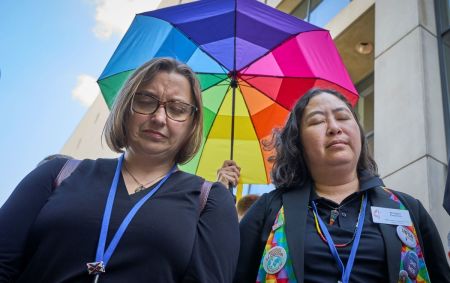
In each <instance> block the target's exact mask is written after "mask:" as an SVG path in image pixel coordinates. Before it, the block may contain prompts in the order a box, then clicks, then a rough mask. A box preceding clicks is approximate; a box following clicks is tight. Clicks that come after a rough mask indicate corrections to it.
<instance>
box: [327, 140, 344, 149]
mask: <svg viewBox="0 0 450 283" xmlns="http://www.w3.org/2000/svg"><path fill="white" fill-rule="evenodd" d="M336 144H348V143H347V142H346V141H344V140H334V141H331V142H330V143H328V144H327V148H328V147H331V146H333V145H336Z"/></svg>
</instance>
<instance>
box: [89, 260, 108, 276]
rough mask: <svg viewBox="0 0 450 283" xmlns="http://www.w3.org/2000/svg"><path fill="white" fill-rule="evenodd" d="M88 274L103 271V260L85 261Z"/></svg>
mask: <svg viewBox="0 0 450 283" xmlns="http://www.w3.org/2000/svg"><path fill="white" fill-rule="evenodd" d="M86 266H87V270H88V272H89V275H92V274H100V273H105V265H104V264H103V261H95V262H88V263H86Z"/></svg>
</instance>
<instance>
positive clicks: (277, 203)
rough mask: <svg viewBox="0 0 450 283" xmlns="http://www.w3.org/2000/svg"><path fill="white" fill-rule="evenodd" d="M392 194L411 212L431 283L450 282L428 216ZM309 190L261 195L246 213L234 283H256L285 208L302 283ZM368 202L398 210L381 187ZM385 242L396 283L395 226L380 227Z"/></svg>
mask: <svg viewBox="0 0 450 283" xmlns="http://www.w3.org/2000/svg"><path fill="white" fill-rule="evenodd" d="M394 193H395V194H396V195H397V196H398V197H399V198H400V200H401V201H402V203H403V204H404V205H405V206H406V207H407V209H408V210H409V211H410V215H411V218H412V221H413V223H414V226H415V227H416V230H418V231H417V233H418V234H419V235H418V237H419V241H420V242H421V243H422V244H421V246H422V248H423V249H422V250H423V253H424V256H425V262H426V265H427V268H428V272H429V275H430V279H431V282H440V283H446V282H450V268H449V266H448V263H447V259H446V257H445V252H444V248H443V246H442V242H441V239H440V237H439V233H438V231H437V229H436V226H435V225H434V223H433V221H432V219H431V217H430V215H429V214H428V213H427V211H426V210H425V208H424V207H423V206H422V204H421V203H420V201H418V200H417V199H415V198H413V197H411V196H409V195H407V194H404V193H400V192H395V191H394ZM309 197H310V189H309V187H308V186H305V187H302V188H294V189H293V188H291V189H289V188H288V189H277V190H274V191H272V192H270V193H268V194H264V195H263V196H262V197H261V198H260V199H259V200H258V202H257V203H255V205H253V207H252V208H251V209H250V210H249V212H248V213H247V215H246V216H245V217H244V219H242V221H241V223H240V233H241V245H240V246H241V250H240V253H239V261H238V267H237V271H236V275H235V280H234V282H236V283H247V282H255V279H256V276H257V273H258V267H259V264H260V261H261V256H262V254H263V251H264V246H265V244H266V241H267V238H268V236H269V234H270V231H271V227H272V225H273V223H274V220H275V217H276V215H277V213H278V211H279V210H280V208H281V205H283V206H284V211H285V221H286V237H287V242H288V246H289V253H290V256H291V259H292V264H293V268H294V272H295V276H296V278H297V281H298V282H299V283H300V282H304V251H305V246H304V245H305V241H302V240H297V239H304V238H305V235H304V231H305V227H306V216H307V211H308V207H307V206H308V201H309ZM369 199H370V201H371V203H372V205H373V206H379V207H386V208H398V204H397V203H395V202H394V201H392V200H391V199H389V195H388V193H387V192H385V191H384V190H383V189H382V188H381V187H376V188H374V189H372V190H370V193H369ZM289 219H295V225H289ZM379 225H380V226H379V227H380V231H381V234H382V236H383V239H384V244H385V249H386V257H387V262H386V264H387V269H388V274H389V280H387V281H386V282H392V283H394V282H395V283H396V282H398V277H399V271H400V255H401V248H402V243H401V241H400V239H399V238H398V237H397V233H396V226H395V225H388V224H379Z"/></svg>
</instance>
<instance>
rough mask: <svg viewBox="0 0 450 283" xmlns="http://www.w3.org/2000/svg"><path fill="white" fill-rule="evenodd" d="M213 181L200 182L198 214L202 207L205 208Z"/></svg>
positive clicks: (200, 212)
mask: <svg viewBox="0 0 450 283" xmlns="http://www.w3.org/2000/svg"><path fill="white" fill-rule="evenodd" d="M212 185H213V183H211V182H209V181H206V180H204V181H203V183H202V187H201V189H200V206H199V214H202V212H203V209H205V206H206V202H207V201H208V195H209V192H210V191H211V187H212Z"/></svg>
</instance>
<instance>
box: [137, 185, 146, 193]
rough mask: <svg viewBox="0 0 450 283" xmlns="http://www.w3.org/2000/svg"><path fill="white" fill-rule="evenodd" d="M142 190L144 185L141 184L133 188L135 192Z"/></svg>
mask: <svg viewBox="0 0 450 283" xmlns="http://www.w3.org/2000/svg"><path fill="white" fill-rule="evenodd" d="M143 190H145V188H144V186H143V185H140V186H139V187H137V188H136V189H134V192H135V193H139V192H140V191H143Z"/></svg>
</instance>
